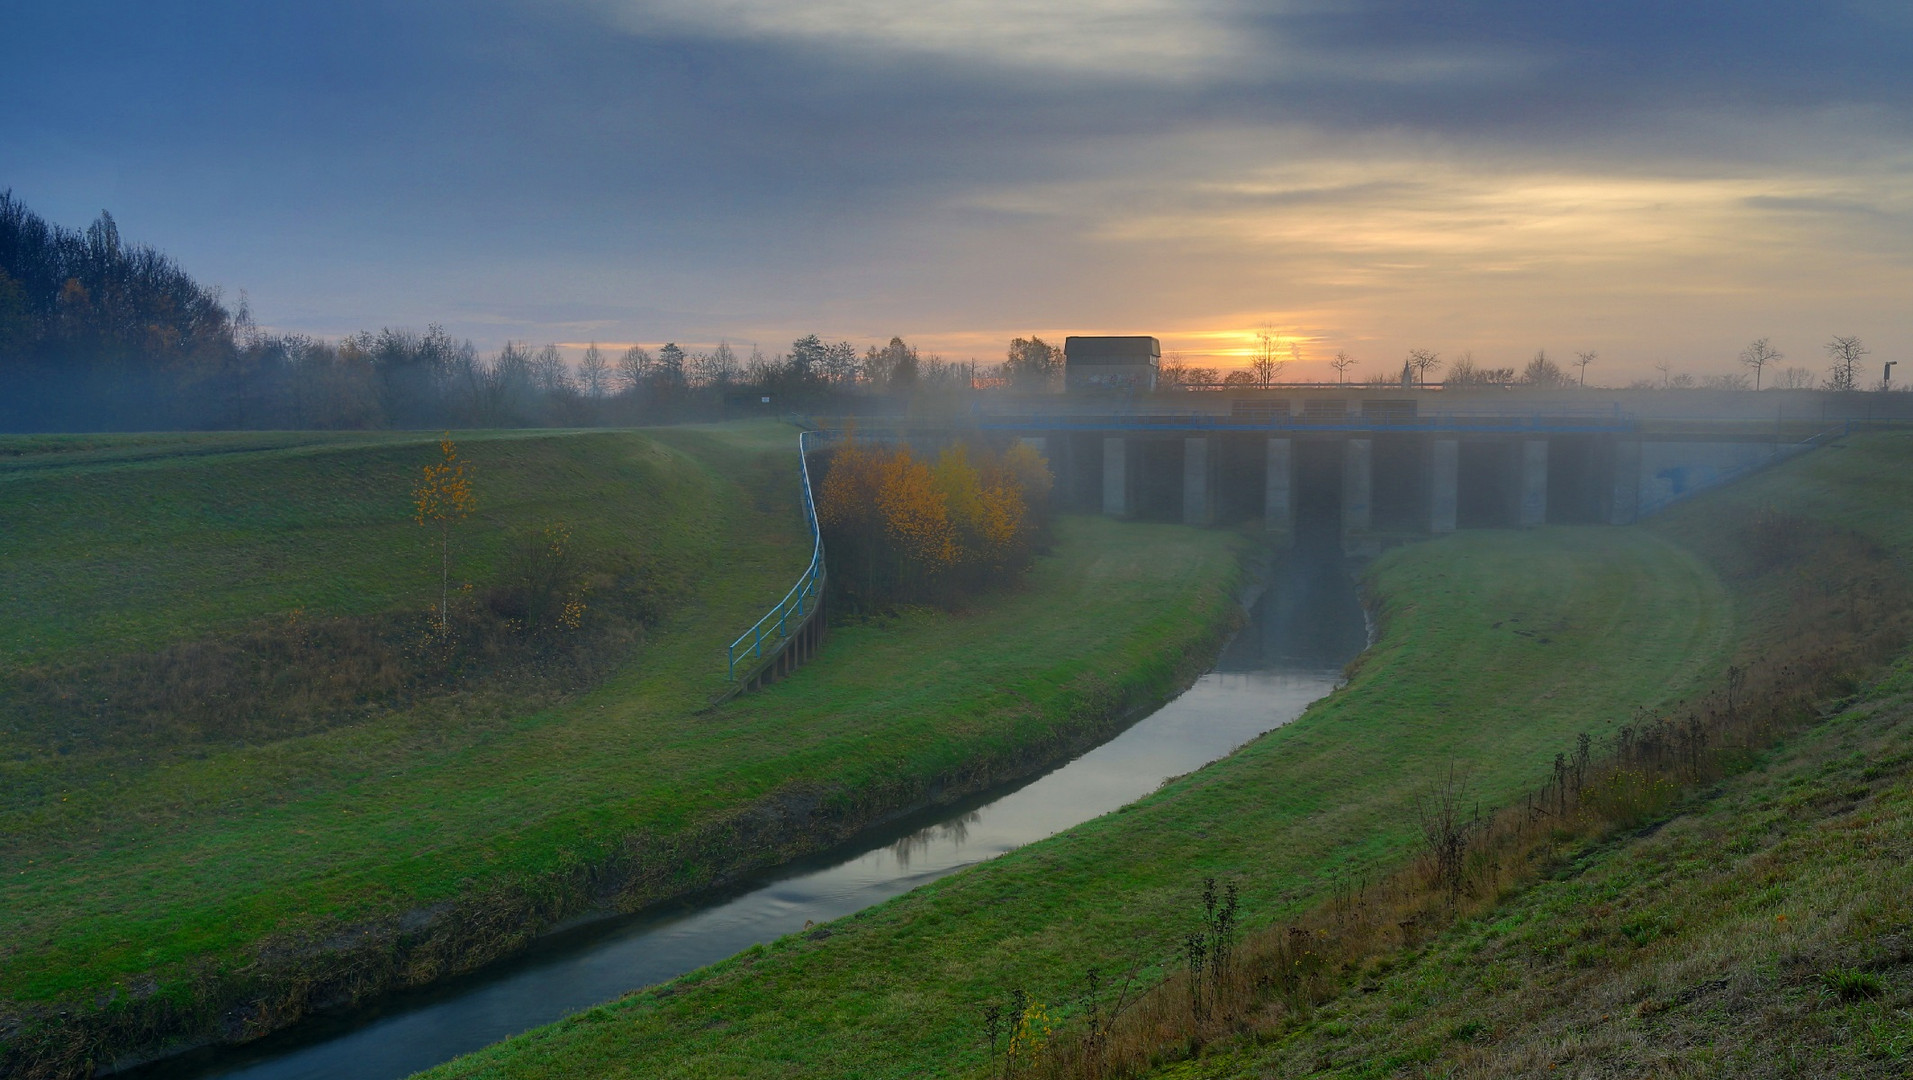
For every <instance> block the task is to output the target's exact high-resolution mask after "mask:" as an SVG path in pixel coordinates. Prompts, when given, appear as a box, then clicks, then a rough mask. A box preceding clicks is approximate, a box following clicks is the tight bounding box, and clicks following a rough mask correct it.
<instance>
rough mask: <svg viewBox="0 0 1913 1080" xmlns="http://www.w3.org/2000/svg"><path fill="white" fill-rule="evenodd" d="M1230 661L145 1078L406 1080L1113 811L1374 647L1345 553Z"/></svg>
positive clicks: (1278, 718)
mask: <svg viewBox="0 0 1913 1080" xmlns="http://www.w3.org/2000/svg"><path fill="white" fill-rule="evenodd" d="M1288 566H1289V569H1288V572H1287V573H1286V574H1284V575H1283V576H1282V578H1281V579H1280V580H1278V581H1276V582H1275V583H1274V585H1273V586H1272V587H1271V588H1270V589H1269V590H1268V591H1267V592H1266V593H1265V594H1264V595H1263V596H1262V598H1261V599H1260V600H1259V601H1258V602H1257V604H1256V605H1255V608H1254V611H1253V613H1252V614H1253V616H1254V618H1253V621H1252V623H1251V624H1250V626H1249V627H1248V628H1246V629H1245V631H1244V633H1242V634H1241V635H1239V636H1238V637H1237V638H1236V640H1235V641H1234V642H1233V643H1232V644H1231V645H1230V647H1229V649H1228V650H1227V651H1226V653H1225V655H1224V658H1223V660H1222V662H1221V663H1219V664H1218V665H1217V670H1216V671H1215V672H1212V673H1210V674H1208V675H1204V676H1203V677H1202V678H1201V679H1199V680H1198V681H1197V682H1196V684H1195V685H1194V686H1193V687H1191V688H1190V689H1189V690H1188V691H1186V692H1185V693H1183V694H1182V695H1181V696H1180V697H1177V698H1176V699H1175V700H1173V701H1171V702H1169V703H1168V704H1167V705H1164V706H1163V707H1162V708H1161V709H1158V710H1157V711H1156V712H1154V713H1153V714H1151V715H1149V716H1148V717H1145V718H1144V719H1143V720H1141V721H1140V722H1138V723H1137V724H1136V725H1135V726H1133V727H1131V728H1129V729H1128V730H1127V731H1125V732H1123V733H1122V734H1121V735H1118V736H1117V737H1115V738H1114V739H1112V740H1110V741H1109V742H1107V743H1104V744H1103V745H1101V746H1099V747H1096V748H1095V749H1093V750H1091V751H1089V752H1088V753H1085V754H1084V755H1083V756H1081V757H1079V758H1077V759H1076V760H1074V761H1072V762H1070V763H1068V764H1067V765H1064V766H1062V767H1061V768H1058V769H1056V770H1054V771H1052V772H1050V773H1048V774H1046V775H1044V776H1041V777H1039V778H1036V779H1034V780H1032V781H1029V782H1026V783H1025V784H1023V785H1022V786H1020V787H1017V788H1015V789H1013V790H1008V791H1003V792H997V793H993V794H990V795H986V796H983V797H980V798H979V799H977V800H975V801H973V802H972V803H971V804H970V805H967V806H959V807H947V808H943V809H940V810H937V811H935V812H934V813H933V815H931V816H927V817H925V818H924V819H923V820H918V821H913V822H903V823H899V824H898V825H897V826H894V827H892V828H891V829H890V830H888V831H887V832H884V833H877V834H873V835H870V836H866V837H864V838H862V839H861V840H860V841H856V842H853V844H852V845H849V846H847V847H846V848H844V849H840V850H838V851H836V852H827V853H824V854H823V855H819V856H815V857H812V858H809V859H805V860H801V861H799V862H797V863H793V864H791V865H789V866H786V867H783V868H782V869H781V870H779V871H778V872H776V873H774V874H769V875H766V876H764V877H762V878H759V879H758V880H756V881H754V882H750V883H746V884H745V885H744V886H742V887H740V888H738V889H736V890H734V891H732V892H730V893H727V894H722V895H712V896H705V897H698V898H694V899H692V900H689V901H686V902H684V903H682V904H678V905H675V906H672V907H668V908H665V909H661V910H656V911H652V912H647V913H645V914H643V915H640V916H635V917H630V918H625V919H620V920H616V921H611V922H606V923H600V924H597V925H595V926H591V927H586V928H583V929H581V930H578V931H576V932H573V933H570V934H567V935H564V936H561V937H555V938H552V939H548V940H546V941H545V942H543V943H541V944H540V945H539V946H538V947H536V948H534V949H533V950H532V951H531V952H530V953H529V954H527V955H525V956H521V957H519V958H516V959H514V960H511V961H507V962H504V963H500V964H497V965H493V966H492V967H490V968H487V969H486V970H484V971H482V972H479V973H477V974H475V975H473V976H470V977H468V978H465V979H463V980H454V981H452V982H449V983H447V984H444V985H441V986H438V987H435V988H432V989H428V990H425V991H421V992H417V993H412V994H403V995H394V996H393V997H391V998H389V999H386V1000H384V1001H382V1002H380V1003H378V1004H376V1005H374V1006H371V1007H368V1008H362V1009H358V1010H354V1011H350V1012H344V1013H339V1014H334V1015H330V1016H319V1017H315V1018H313V1019H312V1020H310V1021H308V1022H305V1023H302V1024H300V1025H299V1026H298V1027H296V1028H294V1029H292V1030H289V1031H286V1032H282V1033H280V1034H278V1035H275V1036H269V1037H268V1038H266V1039H262V1040H260V1041H258V1042H256V1043H253V1044H250V1045H248V1046H243V1047H222V1048H213V1049H207V1050H203V1051H196V1052H194V1053H192V1054H189V1055H185V1056H182V1057H179V1058H175V1059H172V1060H170V1061H166V1062H161V1063H158V1064H156V1065H154V1066H149V1067H147V1068H145V1069H142V1070H139V1071H138V1075H139V1076H140V1077H141V1080H160V1078H165V1080H185V1078H188V1077H190V1078H195V1080H198V1078H211V1077H222V1078H233V1080H242V1078H243V1080H336V1078H340V1077H351V1078H363V1080H394V1078H397V1077H402V1076H406V1075H408V1074H410V1073H413V1072H416V1071H418V1070H420V1069H425V1068H429V1067H431V1066H432V1065H436V1064H438V1063H439V1062H442V1061H445V1060H447V1059H449V1058H452V1057H455V1056H457V1055H459V1054H462V1053H467V1052H469V1051H472V1050H476V1049H478V1048H480V1047H482V1046H485V1045H487V1044H490V1043H492V1042H496V1041H497V1040H499V1039H502V1038H505V1037H506V1036H509V1035H513V1034H516V1033H518V1032H521V1031H525V1030H527V1029H529V1028H533V1027H536V1026H538V1025H540V1024H545V1023H549V1022H551V1021H553V1020H557V1019H560V1018H562V1017H564V1016H568V1015H570V1014H572V1013H575V1012H578V1011H580V1010H583V1009H586V1008H589V1007H591V1006H593V1005H596V1004H598V1003H600V1002H604V1001H609V1000H611V999H612V998H615V997H618V996H619V995H620V994H623V993H625V992H627V991H630V990H633V989H636V988H638V987H642V986H646V985H650V984H652V983H657V982H662V981H664V980H666V979H670V978H672V977H674V976H676V975H680V974H682V973H684V972H686V971H690V970H692V969H694V968H698V967H702V966H703V965H705V964H709V963H713V962H715V961H718V960H721V959H723V958H725V957H727V956H731V955H733V954H735V953H737V952H739V951H741V950H743V949H747V948H749V947H750V946H752V945H755V944H757V943H759V942H767V941H772V940H775V939H776V938H778V937H781V936H783V935H785V934H790V933H796V932H798V931H802V930H804V929H806V927H808V926H809V925H810V924H811V923H822V922H828V921H830V920H832V919H836V918H840V917H842V916H845V915H849V914H851V913H852V912H855V911H859V910H861V909H863V908H866V907H869V906H870V905H872V904H876V903H880V902H882V901H884V900H887V899H889V898H890V897H893V896H897V895H899V894H901V893H905V892H908V891H910V890H911V889H914V888H916V887H917V886H919V885H922V884H924V883H925V882H929V881H934V880H936V879H937V878H939V877H942V876H944V875H946V874H949V873H952V872H954V871H957V870H960V869H962V868H963V867H966V866H971V865H974V864H975V863H978V862H982V861H984V860H986V859H989V858H993V857H994V856H996V855H1000V854H1002V853H1003V852H1006V851H1010V850H1013V849H1015V848H1017V847H1021V846H1022V845H1024V844H1028V843H1031V842H1033V841H1036V840H1040V839H1042V838H1044V837H1047V836H1051V835H1054V834H1055V833H1057V832H1059V831H1061V830H1063V829H1067V828H1069V827H1070V826H1072V825H1076V824H1079V823H1081V822H1084V821H1088V820H1089V819H1091V818H1095V817H1099V816H1101V815H1102V814H1105V813H1108V812H1110V811H1113V810H1115V809H1117V808H1119V807H1121V806H1122V805H1124V804H1125V803H1129V802H1132V801H1134V800H1136V799H1138V798H1140V797H1142V796H1144V795H1147V794H1149V793H1150V792H1151V791H1154V790H1155V789H1156V788H1157V787H1159V786H1160V785H1161V784H1162V782H1163V781H1164V780H1165V779H1167V778H1169V777H1173V776H1178V775H1181V774H1183V773H1187V772H1190V771H1192V770H1195V769H1198V768H1201V767H1202V766H1203V765H1206V764H1208V763H1209V762H1211V761H1214V760H1216V759H1217V758H1220V757H1223V756H1224V755H1226V754H1228V753H1229V752H1230V751H1232V750H1234V749H1235V748H1236V747H1238V746H1240V745H1242V744H1243V743H1244V742H1246V741H1248V740H1250V739H1253V738H1255V737H1256V736H1257V735H1260V734H1261V733H1263V732H1265V731H1268V730H1270V729H1272V728H1275V727H1279V726H1281V725H1283V724H1286V723H1288V722H1289V721H1290V720H1292V719H1294V718H1295V717H1296V716H1298V715H1300V714H1301V712H1302V710H1303V709H1305V708H1307V707H1308V704H1309V703H1310V702H1311V701H1314V700H1315V699H1316V698H1318V697H1321V696H1322V695H1323V694H1326V693H1328V692H1329V690H1331V689H1333V688H1334V686H1335V685H1336V683H1337V681H1338V680H1339V679H1340V677H1341V670H1342V666H1343V665H1344V664H1346V663H1347V662H1348V661H1349V660H1350V659H1352V658H1353V657H1354V656H1355V654H1356V653H1357V652H1359V651H1360V650H1361V649H1362V647H1363V645H1364V644H1365V643H1366V634H1367V630H1366V626H1365V622H1364V619H1363V615H1362V610H1361V607H1360V605H1359V603H1358V602H1357V600H1356V597H1355V590H1354V588H1353V583H1352V581H1351V579H1350V577H1349V574H1348V571H1347V569H1346V567H1345V566H1344V565H1343V562H1342V558H1341V553H1340V551H1339V549H1337V548H1336V547H1335V546H1334V545H1332V544H1320V543H1307V542H1305V543H1303V544H1302V545H1300V546H1299V547H1298V549H1297V551H1296V553H1295V557H1293V558H1291V559H1290V560H1288Z"/></svg>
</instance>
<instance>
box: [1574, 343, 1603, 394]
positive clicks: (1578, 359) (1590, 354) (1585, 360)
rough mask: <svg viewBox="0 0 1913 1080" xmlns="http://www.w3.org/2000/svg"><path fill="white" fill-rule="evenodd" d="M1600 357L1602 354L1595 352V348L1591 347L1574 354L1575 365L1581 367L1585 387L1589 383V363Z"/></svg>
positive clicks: (1582, 382)
mask: <svg viewBox="0 0 1913 1080" xmlns="http://www.w3.org/2000/svg"><path fill="white" fill-rule="evenodd" d="M1600 358H1601V354H1600V353H1597V352H1595V351H1594V350H1593V349H1589V350H1588V351H1586V352H1578V353H1575V354H1574V366H1575V367H1578V368H1580V369H1581V385H1582V386H1584V387H1585V386H1586V385H1587V384H1588V365H1589V364H1592V363H1594V362H1595V361H1596V360H1599V359H1600Z"/></svg>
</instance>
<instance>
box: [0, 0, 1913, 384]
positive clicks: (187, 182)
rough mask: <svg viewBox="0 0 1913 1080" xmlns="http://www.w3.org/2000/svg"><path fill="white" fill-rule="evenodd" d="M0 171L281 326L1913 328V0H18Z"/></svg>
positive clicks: (1226, 353)
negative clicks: (267, 0)
mask: <svg viewBox="0 0 1913 1080" xmlns="http://www.w3.org/2000/svg"><path fill="white" fill-rule="evenodd" d="M7 22H8V24H9V29H8V32H7V34H5V35H4V36H0V100H5V101H7V102H8V103H9V104H8V107H7V108H6V109H5V110H0V189H6V188H11V189H12V191H13V192H14V194H15V195H16V196H17V197H18V198H20V199H22V200H23V201H25V202H26V203H27V205H29V206H31V207H33V208H34V209H36V210H37V211H39V212H40V213H42V214H43V215H45V216H47V217H49V218H51V219H53V220H55V221H58V222H60V223H62V224H66V225H69V226H80V225H84V224H85V223H86V222H88V221H90V220H92V219H93V218H94V217H95V216H96V215H97V214H98V213H99V212H100V211H101V210H102V209H109V210H111V211H112V213H113V214H114V216H115V218H117V219H118V221H119V223H120V227H121V231H122V233H123V235H125V236H126V237H128V238H129V239H133V240H138V241H142V242H146V243H151V244H153V245H155V246H157V247H159V248H161V249H162V250H164V251H166V252H168V253H170V254H172V255H173V256H175V257H176V258H178V259H179V260H180V261H181V262H182V263H183V264H184V265H185V266H186V267H187V268H188V269H189V270H191V271H192V272H193V273H194V274H195V276H197V277H199V278H200V279H201V280H203V281H208V282H211V283H215V284H218V285H220V286H222V287H223V288H224V289H225V290H226V293H227V295H228V296H229V297H230V296H236V295H237V294H238V293H239V291H241V290H244V291H245V293H246V295H247V297H248V301H249V303H250V306H251V309H252V311H253V313H254V315H255V317H256V318H257V319H258V320H259V321H260V322H261V323H262V324H263V325H266V326H268V327H271V328H274V329H278V330H285V331H296V332H303V333H313V334H320V335H326V336H336V335H340V334H344V333H350V332H352V331H355V330H358V329H361V328H377V327H380V326H388V325H389V326H402V327H411V328H423V327H424V326H425V325H427V324H429V323H434V322H436V323H440V324H442V325H444V326H445V327H446V328H447V329H449V330H451V331H452V332H453V333H454V334H456V335H459V336H462V337H469V338H471V339H473V340H474V341H475V342H476V343H478V344H479V345H480V346H481V347H482V348H487V349H491V348H496V347H498V346H500V345H502V344H503V343H504V342H505V341H507V340H516V341H528V342H532V343H537V344H542V343H544V342H560V343H565V344H567V345H579V344H582V343H584V342H588V341H598V342H603V343H607V344H613V345H622V344H628V343H649V344H656V343H659V342H663V341H666V340H674V341H678V342H680V343H685V344H688V345H699V344H703V345H709V344H714V343H715V342H717V341H719V340H726V341H729V342H730V343H731V344H732V345H733V347H735V348H738V349H739V350H740V351H748V348H749V347H750V346H751V345H753V344H754V345H757V346H759V347H761V348H762V349H763V350H764V351H765V352H766V353H772V352H775V351H777V350H779V349H782V348H785V347H787V345H788V343H789V342H790V341H791V340H792V339H793V338H796V337H798V336H800V335H803V334H806V333H811V332H815V333H818V334H821V335H823V336H824V337H825V338H827V339H833V340H834V339H849V340H852V341H854V342H857V343H859V344H867V343H872V342H881V341H884V340H887V339H888V338H889V337H891V336H892V335H900V336H902V337H904V338H905V339H907V340H909V341H911V342H912V343H914V344H917V345H918V346H919V347H920V348H922V349H923V350H924V351H926V352H928V353H933V354H937V355H940V356H943V357H944V358H946V359H952V360H968V359H972V358H974V359H978V360H981V361H985V362H988V361H993V360H996V359H1000V358H1001V356H1002V354H1003V351H1004V348H1005V346H1006V344H1007V342H1008V340H1009V338H1011V337H1012V336H1018V335H1029V334H1032V333H1034V334H1040V335H1042V336H1044V337H1045V338H1049V339H1052V340H1054V339H1057V338H1060V337H1062V336H1064V335H1066V334H1075V333H1089V334H1094V333H1114V334H1154V335H1156V336H1157V337H1159V338H1161V339H1162V341H1163V347H1164V350H1165V352H1167V353H1172V354H1179V355H1180V356H1182V357H1183V359H1184V360H1185V361H1186V362H1188V363H1192V364H1214V365H1221V366H1229V365H1231V364H1235V363H1239V362H1241V361H1242V360H1243V359H1245V355H1246V352H1247V350H1248V349H1249V347H1250V345H1251V338H1252V335H1253V334H1254V332H1255V331H1256V330H1257V329H1259V328H1265V327H1267V328H1272V329H1273V330H1274V331H1275V332H1276V333H1278V334H1280V335H1282V336H1284V337H1285V338H1287V339H1289V340H1292V341H1293V342H1295V344H1296V346H1297V349H1298V354H1299V355H1300V357H1301V358H1302V363H1301V364H1300V365H1299V366H1297V367H1296V368H1294V369H1293V370H1292V371H1290V372H1288V373H1287V374H1288V376H1289V377H1291V378H1320V377H1327V368H1326V363H1325V362H1326V360H1327V359H1328V358H1329V357H1331V356H1332V355H1333V354H1334V353H1336V352H1337V351H1346V352H1348V353H1349V354H1350V355H1352V356H1354V357H1355V358H1356V359H1357V360H1358V361H1359V362H1360V366H1359V367H1358V368H1357V369H1356V370H1355V374H1357V375H1364V374H1379V373H1384V372H1387V373H1393V372H1395V371H1399V370H1400V364H1401V360H1402V357H1403V355H1404V354H1405V352H1406V351H1407V350H1408V349H1410V348H1427V349H1434V350H1438V351H1440V352H1441V353H1442V354H1443V355H1444V356H1446V357H1455V356H1458V355H1460V354H1462V353H1463V352H1469V353H1472V354H1473V356H1474V358H1475V359H1476V361H1477V362H1478V363H1481V364H1485V365H1490V366H1499V365H1506V366H1516V367H1518V366H1520V364H1522V363H1523V362H1525V360H1526V359H1527V358H1528V357H1529V356H1530V355H1532V354H1533V352H1534V351H1535V350H1536V349H1538V348H1545V349H1548V350H1549V351H1550V353H1551V354H1552V355H1555V356H1557V357H1561V358H1564V359H1565V358H1567V357H1569V356H1571V355H1572V354H1573V353H1575V352H1578V351H1583V350H1593V351H1596V352H1597V353H1598V354H1599V357H1600V359H1599V360H1597V361H1596V363H1595V364H1594V365H1593V366H1592V367H1591V368H1590V369H1589V373H1588V374H1589V379H1590V381H1591V382H1593V381H1603V380H1605V381H1607V382H1610V383H1619V382H1624V381H1626V380H1628V379H1631V378H1637V377H1642V376H1647V375H1649V374H1651V373H1652V369H1653V366H1654V365H1655V364H1656V363H1671V364H1672V365H1673V366H1674V369H1675V370H1681V371H1687V372H1691V373H1693V374H1695V375H1704V374H1711V373H1721V372H1727V371H1730V370H1733V369H1734V367H1735V363H1734V357H1735V355H1736V354H1737V353H1738V351H1739V350H1740V349H1741V348H1742V347H1743V346H1744V345H1746V344H1747V343H1748V342H1749V341H1750V340H1751V339H1753V338H1756V337H1763V336H1764V337H1770V338H1771V339H1772V340H1773V343H1774V344H1775V345H1776V346H1777V347H1779V348H1780V349H1781V351H1782V352H1783V353H1785V354H1786V356H1787V360H1786V361H1784V363H1785V364H1786V365H1793V364H1799V365H1801V366H1807V367H1812V368H1815V369H1822V368H1824V367H1825V360H1824V356H1823V355H1822V352H1821V345H1822V343H1824V342H1825V341H1826V340H1828V338H1830V337H1831V336H1833V335H1835V334H1857V335H1859V336H1861V337H1862V338H1864V339H1865V340H1866V341H1867V343H1868V344H1869V345H1870V346H1871V347H1872V348H1873V350H1874V359H1876V360H1880V359H1894V358H1905V359H1908V360H1913V62H1909V59H1908V58H1909V57H1913V4H1909V3H1907V2H1905V0H1849V2H1840V0H1827V2H1820V3H1764V2H1760V0H1682V2H1680V3H1668V2H1667V0H1600V2H1592V0H1553V2H1532V3H1519V2H1513V0H1483V2H1479V3H1434V2H1410V0H1351V2H1341V3H1337V2H1329V0H1293V2H1263V3H1249V2H1236V0H1051V2H1047V3H1033V2H1029V0H943V2H940V3H936V4H925V3H921V2H907V0H899V2H887V0H456V2H451V0H447V2H442V3H441V2H435V0H421V2H415V3H387V4H372V3H364V2H360V0H327V2H325V3H301V2H296V0H288V2H282V3H274V4H260V3H257V2H252V0H248V2H244V3H240V2H236V0H195V2H192V3H181V2H177V0H171V2H168V0H160V2H154V0H146V2H143V3H95V2H87V0H76V2H63V3H60V4H34V5H26V4H22V5H16V6H15V8H14V10H11V11H10V12H9V14H8V18H7Z"/></svg>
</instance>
